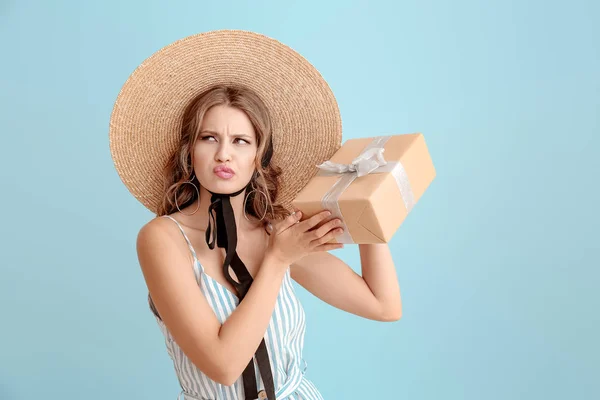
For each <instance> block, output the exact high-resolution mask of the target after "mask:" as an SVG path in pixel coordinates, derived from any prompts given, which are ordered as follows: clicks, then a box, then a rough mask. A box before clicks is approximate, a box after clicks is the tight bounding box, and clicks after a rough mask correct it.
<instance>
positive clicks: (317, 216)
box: [298, 210, 331, 231]
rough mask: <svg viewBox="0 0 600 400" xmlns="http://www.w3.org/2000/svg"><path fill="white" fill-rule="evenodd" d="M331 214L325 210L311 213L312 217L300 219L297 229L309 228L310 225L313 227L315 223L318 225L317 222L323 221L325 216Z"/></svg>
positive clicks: (304, 229)
mask: <svg viewBox="0 0 600 400" xmlns="http://www.w3.org/2000/svg"><path fill="white" fill-rule="evenodd" d="M330 215H331V212H329V211H327V210H325V211H321V212H320V213H318V214H315V215H313V216H312V217H310V218H308V219H306V220H304V221H301V222H300V224H298V225H299V229H302V230H303V231H307V230H309V229H311V228H312V227H314V226H315V225H318V224H319V222H321V221H323V220H324V219H325V218H327V217H329V216H330Z"/></svg>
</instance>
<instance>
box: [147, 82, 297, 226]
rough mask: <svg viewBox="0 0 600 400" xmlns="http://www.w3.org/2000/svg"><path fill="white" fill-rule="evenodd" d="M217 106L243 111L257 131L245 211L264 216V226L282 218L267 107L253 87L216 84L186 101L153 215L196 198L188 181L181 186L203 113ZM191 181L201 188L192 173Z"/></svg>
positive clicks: (284, 213) (188, 174) (278, 172)
mask: <svg viewBox="0 0 600 400" xmlns="http://www.w3.org/2000/svg"><path fill="white" fill-rule="evenodd" d="M217 105H227V106H230V107H235V108H237V109H239V110H241V111H243V112H244V113H245V114H246V115H247V116H248V118H249V119H250V122H251V123H252V126H253V128H254V131H255V133H256V140H257V144H258V148H257V152H256V159H255V162H254V165H255V167H256V171H255V173H254V174H253V176H252V179H251V180H250V182H249V187H251V188H253V189H256V190H249V191H247V192H246V196H247V199H245V200H246V202H245V203H246V209H245V212H246V214H247V215H251V216H253V217H256V218H257V219H260V218H261V217H263V215H264V218H263V220H262V221H261V223H262V226H263V227H264V228H266V227H267V226H268V224H269V223H271V221H273V220H276V219H282V218H285V217H286V216H287V214H289V212H288V211H287V210H286V209H285V207H283V206H282V205H281V204H279V203H277V193H278V187H279V177H280V175H281V168H280V167H279V166H277V165H275V164H274V163H273V162H271V157H272V155H273V144H272V143H273V142H272V135H273V131H272V125H271V119H270V117H269V113H268V110H267V107H266V106H265V104H264V103H263V102H262V100H261V99H260V98H259V97H258V96H257V95H256V94H255V93H254V92H253V91H252V90H250V89H247V88H244V87H232V86H226V85H217V86H214V87H212V88H210V89H209V90H207V91H205V92H203V93H201V94H200V95H198V96H197V97H195V98H194V99H193V100H192V101H191V102H190V103H189V105H188V107H187V108H186V110H185V112H184V114H183V124H182V132H181V136H180V140H179V146H178V148H177V150H175V151H174V152H173V154H172V155H171V157H170V158H169V159H168V161H167V163H166V165H165V167H164V196H163V199H162V202H161V204H160V205H159V208H158V210H157V214H156V215H157V216H161V215H165V214H171V213H173V212H175V211H177V205H179V208H181V209H183V208H184V207H187V206H188V205H190V204H192V203H193V202H194V201H195V200H196V198H197V197H198V193H197V192H196V190H195V189H194V188H193V187H192V186H191V185H190V184H185V185H184V183H185V182H187V181H189V180H190V178H192V174H193V162H192V152H193V148H194V143H196V140H197V139H198V136H199V134H200V127H201V125H202V120H203V118H204V115H205V114H206V112H207V111H208V110H209V109H210V108H211V107H213V106H217ZM192 183H194V185H196V187H197V188H200V183H199V182H198V178H197V177H196V176H195V174H194V178H193V180H192ZM259 191H262V192H263V193H264V194H261V193H259ZM265 195H266V196H265ZM175 199H177V203H175Z"/></svg>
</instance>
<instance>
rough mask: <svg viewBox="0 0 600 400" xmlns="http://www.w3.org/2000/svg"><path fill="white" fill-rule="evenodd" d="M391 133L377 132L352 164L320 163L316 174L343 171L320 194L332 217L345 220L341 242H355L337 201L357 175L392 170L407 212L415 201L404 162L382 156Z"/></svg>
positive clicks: (339, 240) (328, 174) (329, 174)
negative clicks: (324, 191)
mask: <svg viewBox="0 0 600 400" xmlns="http://www.w3.org/2000/svg"><path fill="white" fill-rule="evenodd" d="M391 137H392V136H377V137H375V138H373V140H372V141H371V142H370V143H369V144H368V145H367V146H365V148H364V149H363V150H362V152H361V153H360V154H359V155H358V157H356V158H355V159H354V160H352V162H351V163H350V164H340V163H334V162H331V161H325V162H324V163H322V164H320V165H317V167H319V169H320V170H319V172H318V173H317V176H333V175H340V178H339V179H338V180H337V181H336V182H335V183H334V184H333V185H332V186H331V188H330V189H329V190H328V191H327V193H325V194H324V195H323V197H322V198H321V206H322V207H323V209H325V210H329V211H331V219H334V218H339V219H340V220H341V221H342V226H341V227H342V228H343V229H344V233H342V234H341V235H339V236H337V238H336V240H337V242H338V243H347V244H352V243H355V242H354V240H353V239H352V235H350V232H349V230H348V226H347V225H346V222H345V221H344V218H343V216H342V211H341V209H340V205H339V203H338V199H339V197H340V195H341V194H342V193H343V192H344V190H346V189H347V188H348V187H349V186H350V185H351V184H352V182H354V180H355V179H356V178H358V177H361V176H365V175H368V174H380V173H386V172H391V173H392V175H393V176H394V179H395V180H396V184H397V185H398V189H400V195H401V197H402V201H403V202H404V206H405V207H406V211H407V213H408V212H410V210H411V209H412V208H413V207H414V205H415V197H414V194H413V191H412V188H411V186H410V182H409V181H408V175H407V174H406V170H405V169H404V166H403V165H402V163H401V162H399V161H386V160H385V158H384V157H383V152H384V150H385V149H384V148H383V147H384V146H385V143H386V142H387V141H388V140H389V139H390V138H391Z"/></svg>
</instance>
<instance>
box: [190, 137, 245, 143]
mask: <svg viewBox="0 0 600 400" xmlns="http://www.w3.org/2000/svg"><path fill="white" fill-rule="evenodd" d="M208 138H213V139H214V136H202V137H201V138H200V140H205V139H208ZM235 140H242V141H244V142H245V143H246V144H250V142H249V141H247V140H246V139H242V138H236V139H235Z"/></svg>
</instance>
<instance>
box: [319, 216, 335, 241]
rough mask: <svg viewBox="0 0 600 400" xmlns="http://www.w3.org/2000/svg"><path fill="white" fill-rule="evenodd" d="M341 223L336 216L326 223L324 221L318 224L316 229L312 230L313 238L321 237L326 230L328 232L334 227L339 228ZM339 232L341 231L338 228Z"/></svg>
mask: <svg viewBox="0 0 600 400" xmlns="http://www.w3.org/2000/svg"><path fill="white" fill-rule="evenodd" d="M341 225H342V224H341V222H340V220H339V219H337V218H335V219H332V220H331V221H328V222H327V223H325V224H323V225H322V226H320V227H319V228H318V229H315V230H314V232H315V233H314V239H318V238H321V237H323V236H324V235H325V234H326V233H327V232H329V231H331V230H332V229H335V228H340V227H341ZM339 232H340V233H341V232H342V231H341V228H340V231H339ZM321 243H323V242H321Z"/></svg>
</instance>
